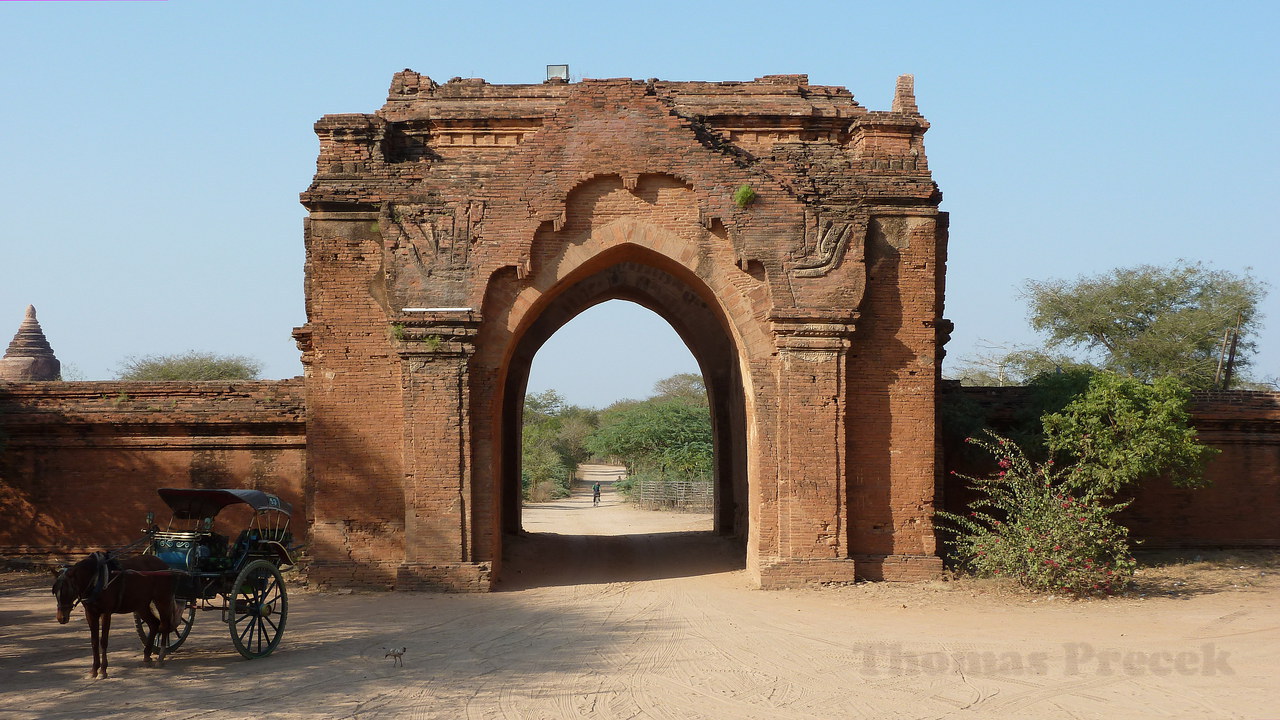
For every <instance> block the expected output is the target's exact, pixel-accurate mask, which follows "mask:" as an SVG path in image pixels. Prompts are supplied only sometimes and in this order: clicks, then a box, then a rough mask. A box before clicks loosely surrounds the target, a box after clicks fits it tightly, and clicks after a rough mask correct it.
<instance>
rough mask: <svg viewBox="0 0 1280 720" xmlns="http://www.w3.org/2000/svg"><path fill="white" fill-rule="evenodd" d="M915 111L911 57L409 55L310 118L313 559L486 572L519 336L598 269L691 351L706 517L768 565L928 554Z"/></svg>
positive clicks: (513, 436) (761, 572)
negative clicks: (784, 61)
mask: <svg viewBox="0 0 1280 720" xmlns="http://www.w3.org/2000/svg"><path fill="white" fill-rule="evenodd" d="M927 128H928V123H927V122H925V120H924V118H923V117H921V115H920V114H919V111H918V110H917V108H916V104H915V99H914V97H913V95H912V89H911V81H910V78H909V77H905V76H904V78H902V79H900V81H899V85H898V91H897V95H896V97H895V100H894V104H893V108H892V110H891V111H888V112H877V111H869V110H867V109H865V108H863V107H861V106H860V105H858V104H857V103H856V102H855V101H854V100H853V96H852V95H851V94H850V93H849V92H848V91H847V90H845V89H844V88H839V87H826V86H814V85H810V84H809V83H808V80H807V78H806V77H805V76H803V75H782V76H770V77H766V78H761V79H758V80H756V81H753V82H734V83H676V82H662V81H636V80H628V79H619V80H587V81H583V82H581V83H573V84H568V83H563V82H548V83H545V84H541V85H490V84H488V83H485V82H484V81H483V80H478V79H471V80H463V79H455V80H453V81H450V82H449V83H446V84H443V85H441V84H437V83H435V82H433V81H432V80H431V79H430V78H427V77H425V76H422V75H419V74H418V73H414V72H412V71H408V70H406V71H404V72H401V73H397V74H396V76H395V78H394V79H393V81H392V86H391V91H390V96H389V97H388V100H387V104H386V105H385V106H384V107H383V108H382V109H381V110H380V111H378V112H377V113H374V114H348V115H330V116H326V117H324V118H322V119H321V120H320V121H319V122H318V123H316V132H317V134H318V135H319V137H320V156H319V159H318V161H317V172H316V177H315V181H314V183H313V184H312V186H311V187H310V188H309V189H308V190H307V191H306V192H305V193H303V195H302V201H303V203H304V204H305V205H306V206H307V207H308V209H309V210H310V213H311V214H310V219H309V221H308V224H307V238H306V241H307V312H308V315H307V318H308V322H307V325H306V326H304V327H302V328H299V329H298V331H297V335H298V338H299V341H300V343H301V345H302V346H303V348H304V365H305V366H306V368H307V370H306V383H307V393H308V412H309V418H310V427H311V431H310V441H311V454H310V458H309V470H310V474H311V475H310V476H311V478H312V481H313V485H312V496H311V497H310V504H311V506H312V507H313V508H314V512H315V524H314V531H313V539H314V543H315V553H316V555H317V565H318V567H319V574H320V575H321V576H322V577H323V578H324V579H325V580H326V581H330V582H334V583H341V582H370V581H373V582H381V583H386V584H398V585H401V586H415V587H416V586H430V587H451V588H453V589H460V590H462V589H466V590H472V589H483V588H484V587H485V586H486V585H487V583H488V582H489V581H490V579H491V578H493V577H497V576H500V575H501V572H502V566H501V555H502V552H501V548H502V538H503V534H504V533H507V532H512V531H517V530H519V495H518V493H519V474H518V473H519V467H518V452H517V450H516V449H517V448H518V447H519V428H520V423H519V411H520V401H521V399H522V397H523V393H524V389H525V383H526V381H527V378H528V371H529V363H530V362H531V360H532V358H533V355H534V353H535V352H536V351H537V349H538V347H539V346H540V345H541V344H542V342H544V341H545V340H546V339H547V338H548V337H549V336H550V335H551V334H552V333H553V332H555V330H556V329H558V328H559V327H560V326H561V325H562V324H563V323H564V322H566V321H568V320H569V319H571V318H572V317H573V316H574V315H576V314H577V313H578V312H580V311H581V310H583V309H586V308H587V307H590V306H591V305H593V304H596V303H599V302H603V301H605V300H610V299H626V300H631V301H634V302H638V303H640V304H642V305H645V306H646V307H648V308H650V309H652V310H654V311H655V312H657V313H658V314H660V315H662V316H663V317H664V318H666V319H667V320H668V321H669V322H671V324H672V326H673V327H674V328H675V329H676V331H677V332H678V333H679V334H680V335H681V337H682V338H684V339H685V341H686V342H687V343H688V344H689V346H690V349H691V351H692V352H693V353H694V355H695V356H696V357H697V358H698V360H699V362H700V364H701V366H702V367H703V369H704V374H705V375H706V377H707V384H708V387H709V392H710V395H711V400H712V405H713V408H714V410H715V416H716V449H717V507H716V527H717V528H718V529H719V530H720V531H721V532H725V533H732V534H734V535H736V536H738V537H739V538H741V539H742V540H743V542H744V544H745V546H746V553H747V562H748V567H749V568H750V569H751V570H752V572H753V573H755V575H756V577H757V578H758V579H759V581H760V583H761V585H763V586H767V587H774V586H786V585H794V584H798V583H803V582H813V581H828V580H848V579H851V578H853V577H854V576H855V575H856V574H858V573H860V572H861V568H863V567H865V569H866V574H868V575H874V576H877V577H887V578H896V577H904V578H905V577H918V576H921V575H923V574H928V573H930V572H936V571H937V569H938V567H939V566H938V563H937V558H936V554H935V548H934V545H933V533H932V527H931V524H930V521H929V518H930V516H931V512H932V504H933V498H934V488H935V475H936V473H935V470H936V458H935V454H934V451H933V446H934V443H933V434H934V420H933V418H934V393H935V391H936V387H937V362H936V360H937V358H938V357H939V355H940V352H939V347H940V341H941V340H945V337H943V336H942V335H940V334H939V331H938V328H940V327H943V326H945V325H946V322H945V321H944V320H942V318H941V312H942V296H941V293H942V284H941V278H942V276H943V269H942V268H941V266H940V264H941V263H942V262H944V260H945V253H944V246H945V217H944V216H943V215H942V214H940V213H939V212H938V211H937V203H938V200H939V198H940V195H939V193H938V191H937V188H936V187H935V186H934V184H933V181H932V179H931V177H930V175H929V171H928V165H927V162H926V160H925V155H924V146H923V142H922V137H923V134H924V132H925V130H926V129H927ZM741 185H750V186H751V187H752V188H753V189H754V190H755V191H756V193H757V200H756V201H755V202H754V203H753V204H751V205H749V206H747V207H738V206H737V205H736V204H735V203H734V201H733V192H734V190H735V189H736V188H738V187H739V186H741ZM904 558H905V559H907V560H903V559H904Z"/></svg>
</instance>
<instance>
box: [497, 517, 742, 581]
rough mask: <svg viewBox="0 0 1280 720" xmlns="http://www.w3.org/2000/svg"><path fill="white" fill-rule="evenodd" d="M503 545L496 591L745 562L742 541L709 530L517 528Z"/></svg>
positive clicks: (681, 573) (675, 573) (690, 572)
mask: <svg viewBox="0 0 1280 720" xmlns="http://www.w3.org/2000/svg"><path fill="white" fill-rule="evenodd" d="M503 547H504V554H503V567H502V571H501V576H500V578H499V581H498V583H497V586H496V588H495V589H497V590H499V591H508V590H526V589H529V588H534V587H546V586H555V585H591V584H602V583H614V582H637V581H641V580H661V579H666V578H679V577H690V576H694V575H712V574H716V573H725V572H732V571H734V570H741V569H742V568H743V567H745V565H746V554H745V552H744V550H743V548H742V546H741V545H740V544H739V543H737V542H735V541H734V540H732V539H730V538H726V537H722V536H720V535H716V534H715V533H713V532H663V533H636V534H631V535H560V534H557V533H521V534H519V535H508V536H506V538H505V539H504V543H503Z"/></svg>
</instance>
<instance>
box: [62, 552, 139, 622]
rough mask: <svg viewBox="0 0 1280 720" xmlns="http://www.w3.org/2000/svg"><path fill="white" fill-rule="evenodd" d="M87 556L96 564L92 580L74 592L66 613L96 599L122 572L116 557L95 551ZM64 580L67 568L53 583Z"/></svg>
mask: <svg viewBox="0 0 1280 720" xmlns="http://www.w3.org/2000/svg"><path fill="white" fill-rule="evenodd" d="M89 557H91V558H93V559H94V560H95V561H96V562H97V566H98V568H97V570H96V571H95V572H94V578H93V582H92V583H89V585H88V586H87V587H84V588H81V589H80V591H79V592H77V593H76V598H75V600H74V601H73V602H72V603H71V607H68V608H67V613H70V612H71V611H72V610H75V609H76V606H77V605H80V604H82V603H87V602H93V601H94V600H97V599H98V598H99V597H101V596H102V593H104V592H106V590H107V588H109V587H111V584H112V583H114V582H115V581H116V580H119V579H120V576H121V575H123V574H124V573H123V572H119V570H120V565H119V563H117V562H116V559H115V558H114V557H113V556H112V555H110V554H108V553H104V552H96V553H93V554H91V555H90V556H89ZM66 581H67V569H66V568H64V569H63V570H62V572H61V573H60V574H59V575H58V579H57V581H56V583H55V584H60V583H65V582H66ZM58 599H59V601H61V599H62V598H61V597H59V598H58Z"/></svg>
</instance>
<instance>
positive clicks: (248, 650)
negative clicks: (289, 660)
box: [227, 560, 289, 660]
mask: <svg viewBox="0 0 1280 720" xmlns="http://www.w3.org/2000/svg"><path fill="white" fill-rule="evenodd" d="M227 600H228V602H229V603H230V605H231V613H230V622H228V623H227V625H228V627H229V628H230V630H231V642H232V643H233V644H235V646H236V651H237V652H239V653H240V654H241V655H243V656H244V657H245V658H246V659H249V660H252V659H254V658H260V657H266V656H268V655H270V654H271V651H272V650H275V649H276V645H279V644H280V638H281V636H283V635H284V621H285V619H286V618H287V617H288V616H289V597H288V595H287V594H286V592H285V589H284V578H283V577H281V576H280V570H279V569H278V568H276V566H275V565H274V564H272V563H271V562H269V561H267V560H254V561H253V562H251V563H249V564H248V565H246V566H245V568H244V569H243V570H241V571H240V574H239V575H237V576H236V582H235V585H233V586H232V587H231V592H229V593H228V594H227Z"/></svg>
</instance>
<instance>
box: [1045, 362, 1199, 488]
mask: <svg viewBox="0 0 1280 720" xmlns="http://www.w3.org/2000/svg"><path fill="white" fill-rule="evenodd" d="M1190 396H1191V391H1190V390H1189V389H1188V388H1187V386H1186V385H1185V384H1183V383H1182V382H1181V381H1179V380H1177V379H1176V378H1171V377H1162V378H1157V379H1156V380H1155V381H1154V382H1152V383H1150V384H1148V383H1144V382H1141V381H1138V380H1135V379H1134V378H1129V377H1122V376H1120V375H1116V374H1113V373H1105V372H1103V373H1096V374H1094V375H1093V376H1092V377H1091V378H1090V380H1089V386H1088V389H1087V390H1085V391H1084V392H1083V393H1081V394H1080V395H1078V396H1076V397H1075V399H1074V400H1072V401H1071V402H1070V403H1069V404H1067V405H1066V406H1065V407H1064V408H1063V409H1062V410H1061V411H1059V412H1054V413H1049V414H1046V415H1045V416H1044V418H1043V423H1044V430H1045V444H1046V445H1047V446H1048V448H1049V450H1050V451H1051V452H1052V453H1053V454H1054V456H1055V457H1056V458H1060V459H1065V460H1066V461H1067V462H1068V463H1069V471H1070V472H1071V473H1072V474H1073V476H1074V477H1075V478H1076V479H1077V480H1078V481H1079V483H1080V484H1081V486H1082V487H1085V488H1087V489H1088V490H1089V491H1090V492H1096V493H1100V494H1102V495H1104V496H1110V495H1114V494H1115V493H1116V492H1118V491H1120V490H1122V489H1124V488H1126V487H1129V486H1132V485H1135V484H1137V483H1139V482H1141V481H1144V480H1148V479H1151V478H1155V477H1159V476H1165V477H1168V478H1169V479H1170V481H1171V482H1172V483H1173V484H1174V485H1177V486H1180V487H1199V486H1201V485H1204V484H1205V480H1204V468H1205V465H1206V464H1207V463H1208V462H1209V460H1210V459H1211V458H1213V456H1214V455H1217V454H1218V451H1217V450H1215V449H1213V448H1210V447H1207V446H1205V445H1202V444H1200V442H1199V441H1198V440H1197V438H1196V431H1195V428H1193V427H1191V425H1190V415H1189V414H1188V413H1187V402H1188V400H1189V399H1190Z"/></svg>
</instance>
